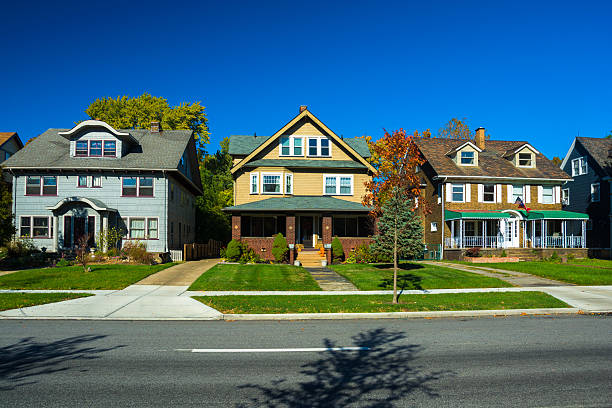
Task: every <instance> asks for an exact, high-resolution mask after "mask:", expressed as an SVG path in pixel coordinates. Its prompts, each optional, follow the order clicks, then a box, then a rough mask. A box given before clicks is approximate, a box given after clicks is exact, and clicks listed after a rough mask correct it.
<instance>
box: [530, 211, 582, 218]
mask: <svg viewBox="0 0 612 408" xmlns="http://www.w3.org/2000/svg"><path fill="white" fill-rule="evenodd" d="M519 212H520V213H521V214H522V215H523V216H524V217H525V218H526V219H527V220H588V219H589V216H588V214H583V213H579V212H574V211H562V210H531V211H529V213H527V212H526V211H525V210H519Z"/></svg>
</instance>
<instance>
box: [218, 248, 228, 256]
mask: <svg viewBox="0 0 612 408" xmlns="http://www.w3.org/2000/svg"><path fill="white" fill-rule="evenodd" d="M225 251H227V248H225V247H223V248H221V249H220V250H219V256H220V257H221V258H223V259H225V258H227V254H226V253H225Z"/></svg>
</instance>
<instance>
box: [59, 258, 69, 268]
mask: <svg viewBox="0 0 612 408" xmlns="http://www.w3.org/2000/svg"><path fill="white" fill-rule="evenodd" d="M55 266H57V267H60V268H62V267H64V266H72V261H69V260H67V259H66V258H64V257H62V258H61V259H60V260H59V261H57V263H56V264H55Z"/></svg>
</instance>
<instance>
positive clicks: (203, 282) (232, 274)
mask: <svg viewBox="0 0 612 408" xmlns="http://www.w3.org/2000/svg"><path fill="white" fill-rule="evenodd" d="M189 290H321V288H320V287H319V285H317V282H315V280H314V279H313V278H312V276H310V273H308V271H307V270H306V269H304V268H300V267H298V266H293V265H266V264H255V265H215V266H213V267H212V268H210V269H209V270H208V271H206V272H204V273H203V274H202V275H200V277H199V278H198V279H197V280H196V281H195V282H194V283H193V284H192V285H191V286H190V287H189Z"/></svg>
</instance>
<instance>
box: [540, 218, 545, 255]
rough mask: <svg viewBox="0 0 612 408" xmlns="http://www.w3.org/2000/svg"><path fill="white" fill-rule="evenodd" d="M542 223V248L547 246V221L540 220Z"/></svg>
mask: <svg viewBox="0 0 612 408" xmlns="http://www.w3.org/2000/svg"><path fill="white" fill-rule="evenodd" d="M540 222H541V223H542V225H540V229H541V230H542V248H546V221H545V220H540Z"/></svg>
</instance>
